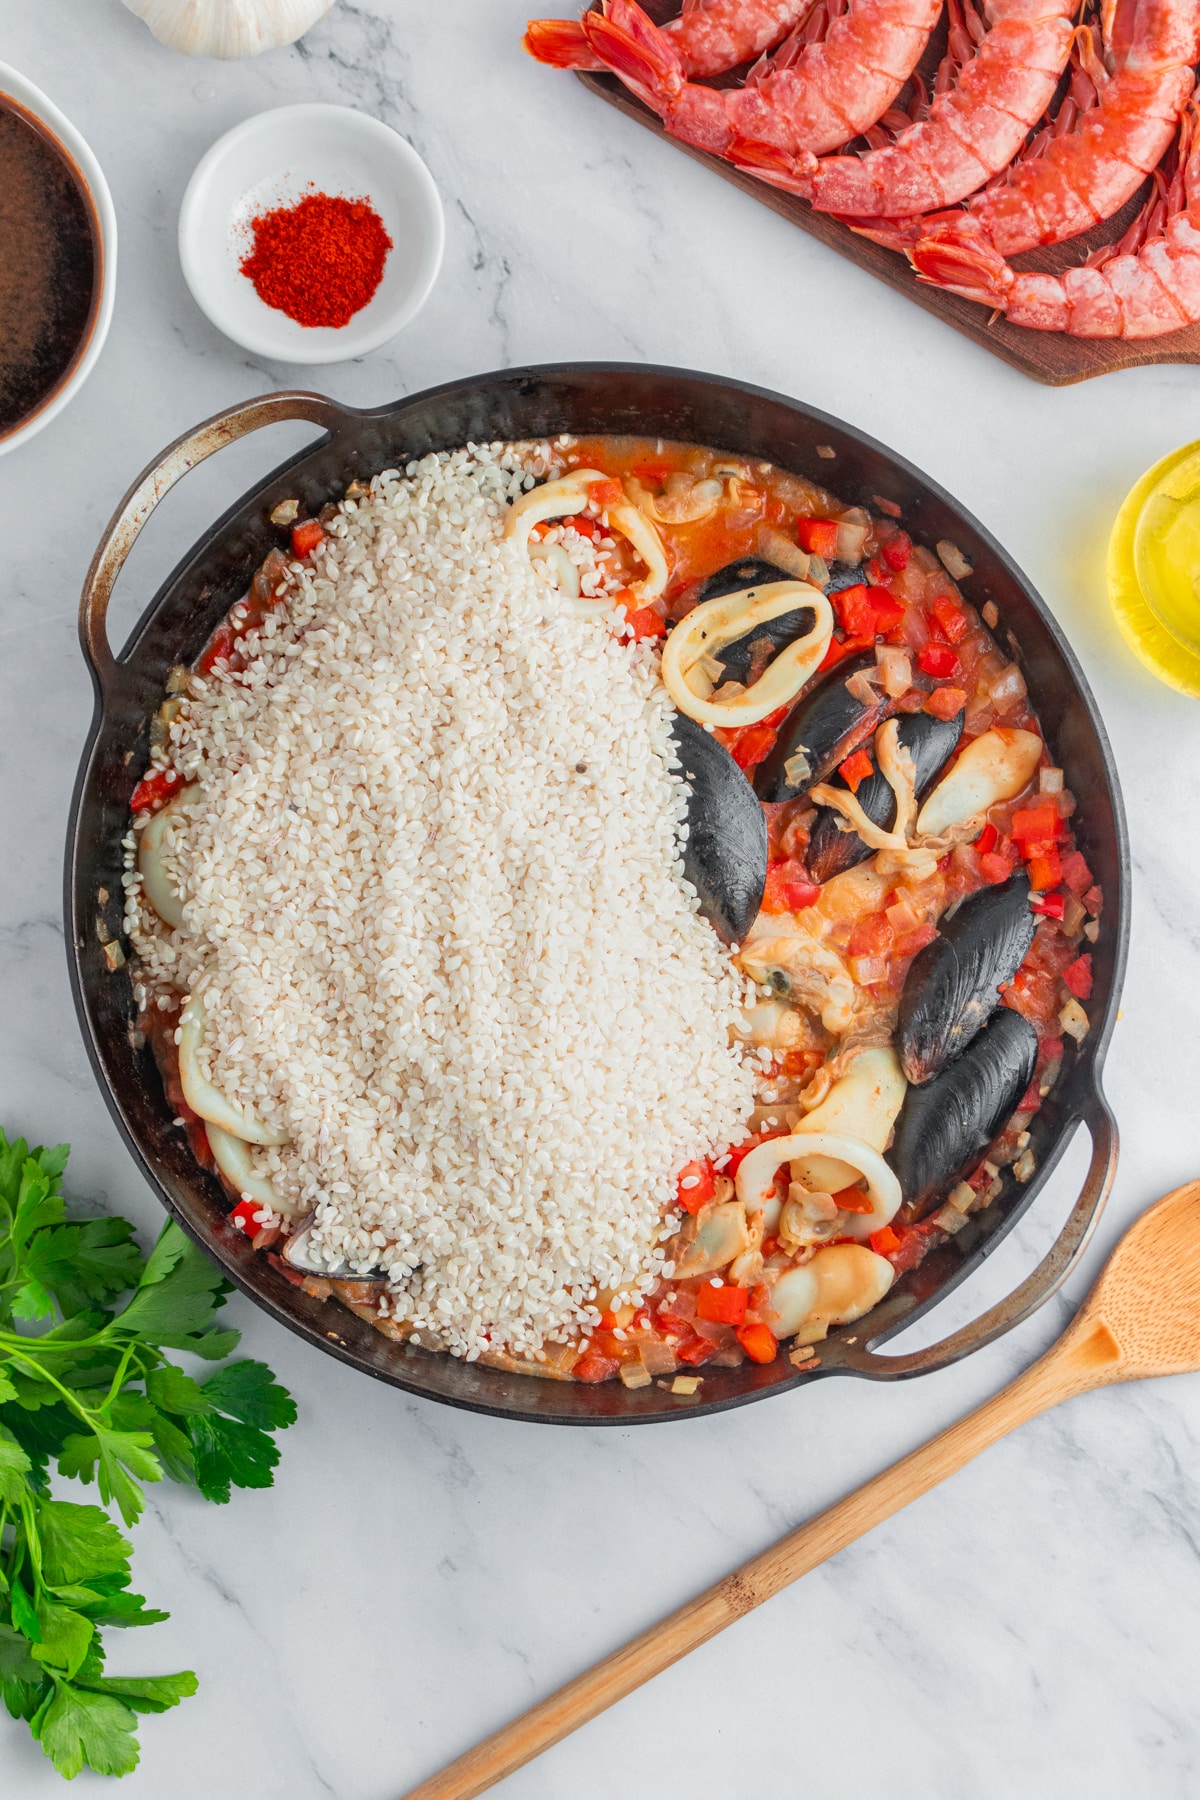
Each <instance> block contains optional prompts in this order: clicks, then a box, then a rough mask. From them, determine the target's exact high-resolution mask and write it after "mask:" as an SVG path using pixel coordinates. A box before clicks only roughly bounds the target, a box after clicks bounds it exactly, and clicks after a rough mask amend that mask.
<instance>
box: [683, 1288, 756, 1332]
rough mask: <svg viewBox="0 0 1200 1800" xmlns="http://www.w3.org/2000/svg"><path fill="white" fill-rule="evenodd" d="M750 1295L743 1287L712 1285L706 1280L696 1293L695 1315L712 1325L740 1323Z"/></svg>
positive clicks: (744, 1315)
mask: <svg viewBox="0 0 1200 1800" xmlns="http://www.w3.org/2000/svg"><path fill="white" fill-rule="evenodd" d="M749 1304H750V1295H749V1293H748V1291H747V1290H746V1289H745V1288H744V1287H729V1286H725V1287H714V1286H713V1284H712V1282H711V1281H706V1282H705V1283H704V1284H703V1286H702V1287H701V1289H700V1291H699V1293H698V1294H697V1295H696V1317H697V1318H698V1319H707V1320H708V1321H709V1323H710V1324H713V1325H740V1324H741V1323H742V1321H743V1319H744V1318H745V1317H746V1308H747V1306H748V1305H749Z"/></svg>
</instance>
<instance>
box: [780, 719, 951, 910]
mask: <svg viewBox="0 0 1200 1800" xmlns="http://www.w3.org/2000/svg"><path fill="white" fill-rule="evenodd" d="M963 717H964V715H963V714H962V713H957V714H956V715H955V717H954V718H953V719H935V718H934V717H933V715H932V713H925V712H919V713H906V714H905V715H904V717H903V718H902V719H901V720H900V726H899V737H900V742H901V744H902V745H903V746H904V748H905V749H906V750H907V751H908V752H909V753H910V754H911V756H912V759H913V762H914V763H915V764H916V768H917V799H918V800H923V799H924V798H925V796H926V794H927V793H928V792H929V790H930V788H931V787H932V786H933V784H934V782H935V781H936V780H937V778H938V776H939V775H940V774H941V771H942V769H943V767H944V765H945V763H946V761H947V759H948V758H949V756H950V753H951V751H952V750H954V749H955V747H956V746H957V744H958V740H959V738H960V737H961V736H962V728H963ZM830 786H831V787H845V786H846V783H845V782H844V781H843V780H842V777H841V776H840V775H832V776H831V777H830ZM855 798H856V799H857V801H858V803H859V805H860V806H861V807H862V809H863V811H864V812H865V813H866V815H867V817H868V819H870V821H871V823H872V825H879V826H881V827H882V828H883V830H884V831H890V830H891V828H892V826H893V825H894V824H895V822H896V796H895V794H893V792H892V789H891V784H890V783H889V781H888V778H887V776H886V775H883V774H881V773H880V771H879V770H878V769H876V771H875V773H874V774H873V775H869V776H868V777H867V779H866V781H860V782H859V784H858V793H857V794H856V796H855ZM837 818H838V814H837V813H836V812H834V810H833V808H832V807H831V806H822V807H820V808H818V811H817V817H816V820H815V822H814V824H813V828H812V833H811V835H810V837H809V840H808V872H809V875H810V876H811V877H812V879H813V880H814V881H829V880H831V879H832V877H833V876H834V875H840V874H841V873H842V871H843V870H844V869H852V868H854V866H855V864H856V863H860V862H862V861H863V859H864V858H865V857H868V856H870V855H871V850H870V848H869V846H868V845H866V844H864V843H863V841H862V839H861V838H860V837H859V835H858V833H857V832H856V831H839V829H838V826H837V822H836V821H837Z"/></svg>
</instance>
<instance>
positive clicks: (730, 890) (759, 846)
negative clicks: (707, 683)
mask: <svg viewBox="0 0 1200 1800" xmlns="http://www.w3.org/2000/svg"><path fill="white" fill-rule="evenodd" d="M671 732H672V736H673V737H674V739H675V743H676V745H677V747H678V750H679V760H680V763H681V764H682V770H681V775H682V778H683V780H684V781H685V782H686V783H687V787H688V802H687V828H688V833H687V842H686V843H685V844H684V847H683V872H684V875H685V876H686V878H687V880H688V881H690V882H691V884H692V886H693V887H694V888H695V890H696V892H697V893H698V894H699V896H700V912H701V914H702V916H703V917H704V918H706V919H707V920H708V922H709V924H710V925H711V926H712V928H713V930H714V931H715V932H716V934H717V936H718V937H719V938H720V939H721V941H722V942H723V943H726V944H740V943H741V942H742V941H743V939H744V938H745V936H746V933H747V931H748V930H749V929H750V926H751V925H752V924H753V923H754V920H755V919H756V917H757V916H758V909H759V907H760V906H761V905H762V897H763V889H764V887H765V886H766V882H767V821H766V816H765V815H764V813H763V809H762V807H761V806H760V805H759V803H758V800H757V798H756V796H755V793H754V789H753V788H752V787H751V786H750V783H749V782H748V781H747V780H746V777H745V776H744V775H743V774H742V771H741V770H740V769H739V768H738V766H737V764H736V763H735V762H734V760H733V758H732V756H730V754H729V752H728V750H726V749H725V748H724V747H723V745H721V744H718V742H717V740H716V738H715V737H713V735H712V734H711V732H708V731H705V729H704V727H703V726H702V725H697V723H696V721H695V719H689V718H688V717H687V716H686V714H684V713H676V714H675V718H674V720H673V722H672V725H671Z"/></svg>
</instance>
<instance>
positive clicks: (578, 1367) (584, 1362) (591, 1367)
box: [571, 1350, 621, 1381]
mask: <svg viewBox="0 0 1200 1800" xmlns="http://www.w3.org/2000/svg"><path fill="white" fill-rule="evenodd" d="M620 1366H621V1365H620V1363H619V1362H616V1361H615V1360H614V1359H613V1358H612V1357H611V1356H601V1355H600V1352H599V1351H598V1350H585V1351H584V1353H583V1355H582V1356H581V1357H580V1359H579V1361H578V1362H577V1363H576V1364H575V1367H574V1368H573V1369H572V1370H571V1373H572V1375H573V1376H574V1377H575V1379H576V1381H608V1380H609V1379H610V1378H611V1377H612V1376H614V1375H615V1374H616V1372H617V1370H618V1369H619V1368H620Z"/></svg>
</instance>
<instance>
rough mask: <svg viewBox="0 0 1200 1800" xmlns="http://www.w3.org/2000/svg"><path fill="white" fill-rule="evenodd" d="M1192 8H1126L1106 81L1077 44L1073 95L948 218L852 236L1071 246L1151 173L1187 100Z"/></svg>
mask: <svg viewBox="0 0 1200 1800" xmlns="http://www.w3.org/2000/svg"><path fill="white" fill-rule="evenodd" d="M1196 33H1197V8H1196V4H1195V0H1124V4H1123V5H1122V6H1121V7H1120V9H1119V12H1118V17H1117V20H1116V22H1115V34H1114V42H1115V45H1116V49H1115V53H1110V54H1113V60H1114V61H1115V66H1116V73H1115V74H1113V75H1110V74H1109V72H1108V69H1107V67H1106V66H1105V63H1104V62H1103V61H1102V60H1101V57H1100V54H1099V51H1098V49H1097V46H1096V44H1095V38H1094V33H1093V32H1092V31H1091V29H1090V28H1087V27H1084V28H1081V29H1080V30H1079V31H1078V32H1077V34H1076V42H1075V50H1074V54H1073V63H1074V67H1073V71H1072V78H1071V89H1070V93H1069V94H1068V95H1067V97H1066V98H1065V99H1064V101H1063V103H1062V105H1061V106H1060V107H1059V109H1058V113H1057V115H1056V117H1055V119H1054V121H1053V124H1052V125H1051V126H1050V127H1049V128H1048V130H1047V131H1046V132H1043V133H1042V134H1040V136H1039V137H1038V138H1035V139H1034V141H1033V143H1032V144H1031V145H1030V146H1029V149H1028V150H1027V151H1026V152H1025V153H1023V154H1022V156H1021V157H1020V158H1018V160H1017V161H1016V162H1014V163H1013V165H1012V166H1011V168H1010V169H1009V171H1008V174H1007V177H1006V179H1005V180H1004V181H1003V182H1002V183H1000V184H998V185H994V186H989V187H987V188H985V189H984V190H983V192H981V193H978V194H976V195H974V196H973V198H972V199H971V200H969V201H968V203H967V207H966V211H965V213H964V212H954V213H952V214H950V215H949V217H947V218H944V219H943V218H937V217H932V218H925V219H912V220H904V221H897V223H896V224H894V225H891V224H888V223H886V222H880V223H879V224H876V222H875V221H874V220H872V221H869V222H868V221H865V220H864V221H860V222H859V223H858V224H856V226H855V229H856V230H858V231H860V232H862V234H863V235H864V236H867V237H871V238H874V239H875V241H876V242H877V243H883V244H886V245H887V246H888V247H889V248H891V249H896V250H904V251H912V250H915V249H916V247H917V246H918V244H921V243H924V244H926V245H927V246H929V248H927V249H926V251H925V252H924V254H925V255H926V257H927V259H931V258H932V255H933V251H932V246H933V245H935V244H938V243H940V244H943V245H951V246H952V245H954V244H956V243H961V242H964V241H970V242H973V243H974V242H978V240H979V238H980V237H981V236H982V237H983V238H984V239H985V241H986V242H987V243H988V244H989V245H990V247H991V248H992V249H994V250H998V251H999V252H1000V254H1001V255H1002V256H1016V255H1017V254H1018V253H1019V252H1020V251H1022V250H1030V249H1032V248H1033V247H1034V246H1035V245H1037V244H1058V243H1062V242H1064V241H1065V240H1066V239H1067V238H1072V237H1077V236H1078V235H1079V234H1080V233H1081V232H1084V231H1088V230H1090V229H1091V227H1092V226H1093V225H1097V224H1099V223H1100V222H1101V221H1102V220H1104V219H1110V218H1111V217H1112V216H1113V214H1114V213H1115V212H1117V211H1119V210H1120V208H1121V207H1122V206H1124V204H1125V202H1126V201H1127V200H1128V199H1129V198H1130V197H1131V195H1133V194H1134V193H1136V191H1137V189H1138V188H1139V187H1140V186H1141V184H1142V182H1143V181H1144V180H1145V179H1146V176H1147V175H1149V174H1150V172H1151V171H1152V170H1153V169H1154V168H1156V167H1157V165H1158V163H1159V161H1160V160H1161V158H1162V156H1163V153H1164V152H1165V151H1166V149H1167V148H1168V146H1169V144H1170V142H1171V137H1172V134H1173V133H1174V131H1175V130H1176V127H1177V126H1178V123H1179V119H1180V115H1181V114H1182V112H1183V109H1184V107H1185V106H1186V104H1187V100H1188V96H1189V94H1190V93H1191V91H1192V80H1193V76H1192V69H1191V64H1192V63H1193V62H1194V60H1195V57H1196V53H1197V45H1196Z"/></svg>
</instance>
